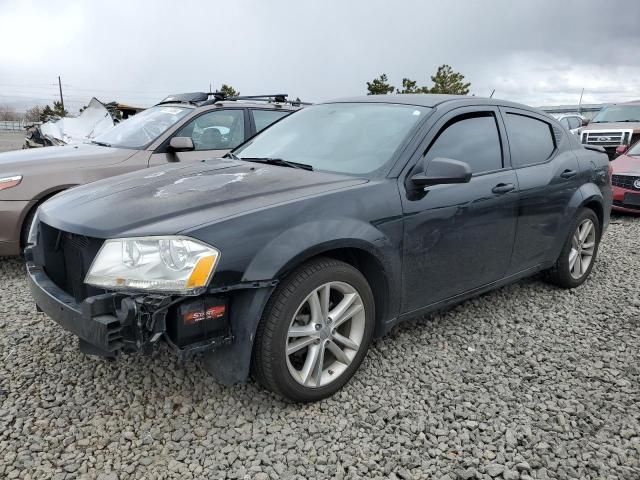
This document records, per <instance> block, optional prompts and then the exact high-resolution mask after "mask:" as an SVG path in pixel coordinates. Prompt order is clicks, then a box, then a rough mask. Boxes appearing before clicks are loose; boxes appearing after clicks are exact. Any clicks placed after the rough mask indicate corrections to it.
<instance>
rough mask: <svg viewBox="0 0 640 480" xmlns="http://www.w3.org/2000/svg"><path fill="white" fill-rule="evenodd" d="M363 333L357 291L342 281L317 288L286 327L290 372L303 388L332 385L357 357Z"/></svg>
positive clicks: (361, 302) (362, 318) (362, 308)
mask: <svg viewBox="0 0 640 480" xmlns="http://www.w3.org/2000/svg"><path fill="white" fill-rule="evenodd" d="M364 332H365V309H364V303H363V301H362V298H361V297H360V294H359V293H358V292H357V290H356V289H355V288H354V287H353V286H351V285H349V284H348V283H345V282H328V283H325V284H323V285H321V286H319V287H318V288H316V289H315V290H313V291H312V292H311V293H310V294H309V295H308V296H307V297H306V298H305V299H304V300H303V302H302V303H301V304H300V306H299V307H298V309H297V310H296V313H295V314H294V316H293V318H292V320H291V324H290V325H289V330H288V332H287V342H286V349H287V351H286V357H287V367H288V368H289V373H290V374H291V376H292V377H293V378H294V379H295V380H296V382H298V383H299V384H301V385H303V386H305V387H310V388H318V387H324V386H326V385H328V384H330V383H332V382H334V381H335V380H337V379H338V378H339V377H340V376H341V375H342V374H343V373H344V372H345V370H346V369H347V368H348V366H349V365H350V364H351V362H352V361H353V359H354V358H355V356H356V355H357V353H358V351H359V350H360V346H361V344H362V340H363V337H364Z"/></svg>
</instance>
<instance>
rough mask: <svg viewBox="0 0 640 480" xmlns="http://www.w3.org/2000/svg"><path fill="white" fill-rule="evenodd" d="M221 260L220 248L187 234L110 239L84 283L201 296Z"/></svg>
mask: <svg viewBox="0 0 640 480" xmlns="http://www.w3.org/2000/svg"><path fill="white" fill-rule="evenodd" d="M219 259H220V252H219V251H218V250H216V249H215V248H213V247H211V246H209V245H206V244H204V243H202V242H199V241H198V240H194V239H192V238H188V237H138V238H120V239H114V240H107V241H106V242H105V243H104V245H102V248H101V249H100V251H99V252H98V255H97V256H96V258H95V260H94V261H93V264H92V265H91V268H90V269H89V273H87V276H86V278H85V279H84V282H85V283H87V284H89V285H93V286H94V287H100V288H106V289H109V290H142V291H148V292H162V293H171V294H180V295H199V294H200V293H201V292H202V291H203V290H204V289H205V288H206V286H207V285H208V283H209V280H210V279H211V276H212V275H213V272H214V270H215V268H216V265H217V264H218V260H219Z"/></svg>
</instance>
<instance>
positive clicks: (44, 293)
mask: <svg viewBox="0 0 640 480" xmlns="http://www.w3.org/2000/svg"><path fill="white" fill-rule="evenodd" d="M27 276H28V284H29V289H30V291H31V295H32V296H33V298H34V300H35V302H36V305H37V307H38V309H39V310H40V311H43V312H44V313H46V314H47V315H48V316H49V317H51V319H52V320H53V321H55V322H56V323H58V324H59V325H60V326H61V327H63V328H64V329H65V330H67V331H69V332H71V333H73V334H74V335H76V336H78V337H79V338H80V350H81V351H83V352H84V353H86V354H89V355H98V356H102V357H106V358H115V357H116V356H117V355H118V353H120V352H128V353H134V352H137V353H143V354H149V353H151V351H152V349H153V344H154V343H155V342H157V341H158V340H159V339H160V338H164V340H165V341H166V343H167V344H169V345H170V346H171V347H172V348H173V349H174V350H175V351H176V354H177V356H178V358H180V359H183V360H185V359H187V358H189V357H192V356H194V355H196V354H198V353H204V352H209V351H212V350H215V349H216V348H219V347H221V346H222V345H228V344H230V343H232V341H233V336H232V335H231V334H230V332H227V334H226V335H222V336H217V337H214V338H208V339H206V340H204V341H201V342H197V343H193V344H191V345H186V346H184V347H179V346H177V345H176V344H175V343H174V342H172V341H171V339H170V338H169V336H168V335H167V334H166V333H167V314H168V312H169V311H170V309H171V307H173V306H174V305H176V304H178V303H180V302H182V301H185V298H183V297H178V298H172V297H170V296H163V295H155V296H154V295H139V296H132V295H126V294H122V293H114V292H112V293H105V294H102V295H96V296H93V297H89V298H87V299H86V300H84V301H82V302H80V303H78V302H77V301H76V300H75V299H74V298H73V297H72V296H71V295H69V294H68V293H66V292H65V291H64V290H62V289H61V288H60V287H58V286H57V285H56V284H55V283H54V282H53V281H52V280H51V279H50V278H49V277H48V276H47V274H46V272H45V271H44V270H43V269H42V268H41V267H39V266H37V265H35V264H34V263H33V262H30V261H27Z"/></svg>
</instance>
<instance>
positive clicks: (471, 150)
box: [426, 112, 503, 173]
mask: <svg viewBox="0 0 640 480" xmlns="http://www.w3.org/2000/svg"><path fill="white" fill-rule="evenodd" d="M437 157H442V158H450V159H453V160H460V161H462V162H466V163H468V164H469V166H470V167H471V171H472V172H473V173H482V172H489V171H492V170H499V169H501V168H502V167H503V160H502V147H501V144H500V134H499V132H498V125H497V123H496V118H495V115H494V114H493V113H492V112H478V113H471V114H466V115H461V116H459V117H455V118H454V119H452V120H450V121H449V122H448V123H447V124H446V125H445V126H444V128H443V129H442V130H441V131H440V133H439V134H438V137H437V138H436V139H435V141H434V142H433V143H432V144H431V147H430V148H429V150H428V151H427V155H426V158H427V160H433V159H434V158H437Z"/></svg>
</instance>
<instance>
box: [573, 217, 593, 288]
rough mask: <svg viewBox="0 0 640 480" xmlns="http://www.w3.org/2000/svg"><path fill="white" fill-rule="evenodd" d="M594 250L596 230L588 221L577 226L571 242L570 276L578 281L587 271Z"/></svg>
mask: <svg viewBox="0 0 640 480" xmlns="http://www.w3.org/2000/svg"><path fill="white" fill-rule="evenodd" d="M595 248H596V228H595V225H594V224H593V222H592V221H591V220H590V219H588V218H587V219H585V220H583V221H582V223H580V225H578V228H577V229H576V232H575V233H574V235H573V238H572V240H571V251H570V252H569V271H570V272H571V276H572V277H573V278H575V279H576V280H579V279H580V278H582V277H583V276H584V274H585V273H586V272H587V270H589V266H590V265H591V262H592V261H593V254H594V252H595Z"/></svg>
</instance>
